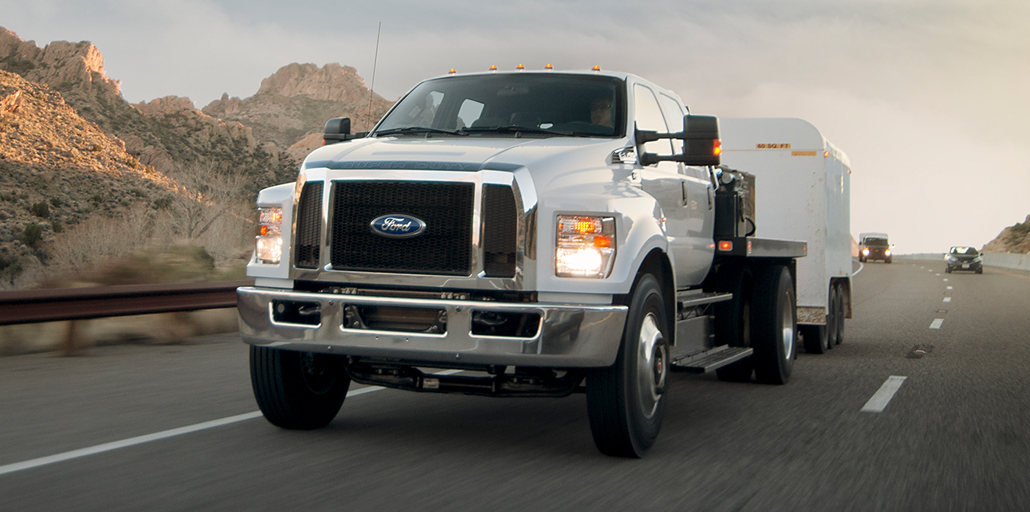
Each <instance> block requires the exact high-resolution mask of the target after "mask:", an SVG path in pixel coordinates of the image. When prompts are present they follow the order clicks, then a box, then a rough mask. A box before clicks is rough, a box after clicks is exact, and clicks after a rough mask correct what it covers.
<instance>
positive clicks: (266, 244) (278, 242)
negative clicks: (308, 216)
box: [256, 208, 283, 263]
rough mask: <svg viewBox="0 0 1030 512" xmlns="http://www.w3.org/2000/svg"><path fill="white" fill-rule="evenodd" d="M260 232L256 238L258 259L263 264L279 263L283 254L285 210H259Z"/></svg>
mask: <svg viewBox="0 0 1030 512" xmlns="http://www.w3.org/2000/svg"><path fill="white" fill-rule="evenodd" d="M258 214H259V216H260V228H259V229H260V231H258V236H257V237H256V242H257V247H256V253H257V259H258V261H260V262H261V263H279V260H280V259H282V254H283V237H282V224H283V209H282V208H258Z"/></svg>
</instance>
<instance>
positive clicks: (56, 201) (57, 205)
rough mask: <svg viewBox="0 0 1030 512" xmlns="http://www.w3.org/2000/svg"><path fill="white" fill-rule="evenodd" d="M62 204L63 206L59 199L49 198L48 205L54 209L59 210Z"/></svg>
mask: <svg viewBox="0 0 1030 512" xmlns="http://www.w3.org/2000/svg"><path fill="white" fill-rule="evenodd" d="M62 204H64V202H63V201H61V198H59V197H51V198H50V205H51V206H53V207H54V208H60V207H61V205H62Z"/></svg>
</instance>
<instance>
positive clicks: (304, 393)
mask: <svg viewBox="0 0 1030 512" xmlns="http://www.w3.org/2000/svg"><path fill="white" fill-rule="evenodd" d="M250 382H251V386H252V387H253V388H254V398H255V399H256V400H257V403H258V407H260V408H261V413H262V414H264V415H265V419H267V420H268V422H269V423H271V424H273V425H275V426H277V427H282V428H288V429H296V430H311V429H316V428H322V427H324V426H326V425H328V424H329V422H330V421H332V420H333V418H335V417H336V414H337V413H338V412H340V406H341V405H343V399H344V398H346V397H347V388H349V387H350V377H349V376H347V372H346V370H345V369H344V368H343V365H342V364H341V363H340V359H339V357H337V356H331V355H325V354H312V353H306V352H294V351H290V350H280V349H274V348H267V347H259V346H254V345H251V346H250Z"/></svg>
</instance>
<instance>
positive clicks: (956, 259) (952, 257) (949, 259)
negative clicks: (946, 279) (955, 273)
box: [948, 256, 958, 261]
mask: <svg viewBox="0 0 1030 512" xmlns="http://www.w3.org/2000/svg"><path fill="white" fill-rule="evenodd" d="M948 261H958V258H956V257H954V256H948Z"/></svg>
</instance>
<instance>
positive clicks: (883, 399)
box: [862, 375, 908, 413]
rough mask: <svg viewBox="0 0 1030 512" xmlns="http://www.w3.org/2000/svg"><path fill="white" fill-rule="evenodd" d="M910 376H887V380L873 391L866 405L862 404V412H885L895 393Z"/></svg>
mask: <svg viewBox="0 0 1030 512" xmlns="http://www.w3.org/2000/svg"><path fill="white" fill-rule="evenodd" d="M907 378H908V377H900V376H897V375H891V376H890V377H887V380H886V381H885V382H884V383H883V385H882V386H880V389H878V390H876V393H873V396H872V398H870V399H869V401H868V402H866V403H865V405H863V406H862V412H877V413H879V412H883V410H884V409H886V408H887V404H889V403H890V402H891V399H892V398H894V394H895V393H897V392H898V390H899V389H901V385H902V384H904V382H905V379H907Z"/></svg>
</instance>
